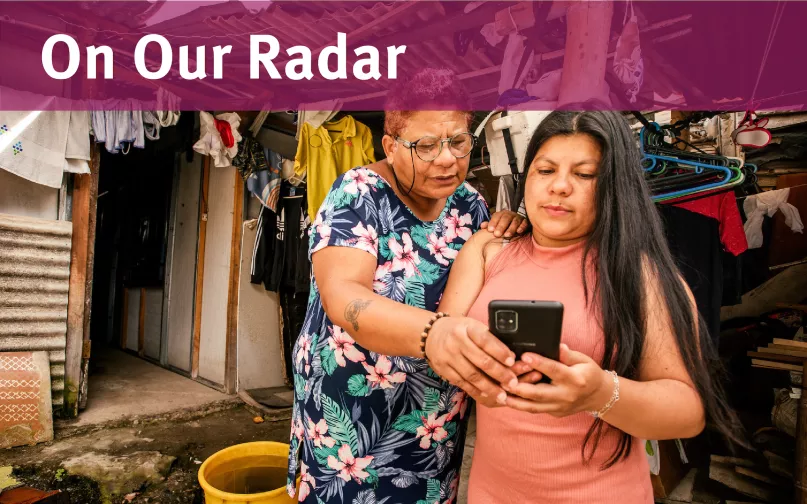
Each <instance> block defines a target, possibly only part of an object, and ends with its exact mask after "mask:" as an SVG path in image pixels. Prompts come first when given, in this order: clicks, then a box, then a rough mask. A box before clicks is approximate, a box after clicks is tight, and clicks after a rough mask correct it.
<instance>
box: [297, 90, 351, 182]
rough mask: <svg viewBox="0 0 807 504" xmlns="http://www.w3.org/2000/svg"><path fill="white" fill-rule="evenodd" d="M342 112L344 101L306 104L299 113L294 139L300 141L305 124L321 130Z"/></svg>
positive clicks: (301, 106)
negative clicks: (321, 127)
mask: <svg viewBox="0 0 807 504" xmlns="http://www.w3.org/2000/svg"><path fill="white" fill-rule="evenodd" d="M340 110H342V100H328V101H323V102H317V103H304V104H302V105H300V110H298V111H297V120H296V121H295V122H296V123H297V134H296V135H294V138H295V139H297V140H299V139H300V133H301V132H302V130H303V124H306V123H308V124H310V125H311V127H312V128H315V129H316V128H319V127H320V126H322V125H323V124H324V123H326V122H328V121H330V120H331V119H333V118H334V117H336V114H338V113H339V111H340ZM351 168H352V167H351Z"/></svg>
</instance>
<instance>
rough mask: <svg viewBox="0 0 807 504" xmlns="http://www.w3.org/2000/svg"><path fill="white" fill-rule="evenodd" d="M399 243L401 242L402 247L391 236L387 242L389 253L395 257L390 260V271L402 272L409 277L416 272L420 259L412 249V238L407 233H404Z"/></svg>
mask: <svg viewBox="0 0 807 504" xmlns="http://www.w3.org/2000/svg"><path fill="white" fill-rule="evenodd" d="M401 241H403V245H401V244H400V243H398V240H396V239H395V237H394V236H391V237H390V239H389V242H388V245H389V249H390V252H392V253H393V254H394V255H395V257H394V258H393V259H392V271H401V270H403V271H404V272H405V275H406V276H407V277H411V276H413V275H415V274H416V273H417V272H418V267H417V265H418V264H419V263H420V258H419V257H418V253H417V251H416V250H414V249H413V247H412V237H411V236H409V233H404V234H403V236H401Z"/></svg>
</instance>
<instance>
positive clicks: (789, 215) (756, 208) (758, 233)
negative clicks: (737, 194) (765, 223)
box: [743, 188, 804, 249]
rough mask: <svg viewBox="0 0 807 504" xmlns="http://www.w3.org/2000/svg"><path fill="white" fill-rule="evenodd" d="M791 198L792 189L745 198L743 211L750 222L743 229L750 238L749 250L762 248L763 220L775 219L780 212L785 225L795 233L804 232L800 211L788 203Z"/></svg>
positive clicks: (747, 221)
mask: <svg viewBox="0 0 807 504" xmlns="http://www.w3.org/2000/svg"><path fill="white" fill-rule="evenodd" d="M789 196H790V188H787V189H779V190H778V191H768V192H764V193H759V194H755V195H753V196H748V197H747V198H745V203H743V211H744V212H745V216H746V218H747V219H748V220H746V222H745V226H743V227H744V229H745V235H746V237H747V238H748V248H751V249H753V248H759V247H761V246H762V220H763V219H764V218H765V216H766V215H767V216H768V217H773V216H774V214H776V212H777V211H779V210H781V211H782V214H783V215H784V216H785V224H786V225H787V226H788V227H789V228H790V229H791V230H792V231H793V232H794V233H803V232H804V224H803V223H802V221H801V216H799V211H798V209H797V208H796V207H794V206H793V205H791V204H790V203H788V202H787V199H788V197H789Z"/></svg>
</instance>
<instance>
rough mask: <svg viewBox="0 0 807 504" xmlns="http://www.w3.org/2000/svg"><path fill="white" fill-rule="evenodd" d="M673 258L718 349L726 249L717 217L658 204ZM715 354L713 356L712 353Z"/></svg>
mask: <svg viewBox="0 0 807 504" xmlns="http://www.w3.org/2000/svg"><path fill="white" fill-rule="evenodd" d="M656 208H657V209H658V211H659V214H660V215H661V218H662V222H663V223H664V234H665V235H666V236H667V243H669V246H670V252H672V255H673V258H674V259H675V262H676V264H677V265H678V268H679V270H680V271H681V275H682V276H683V277H684V280H685V281H686V283H687V285H689V289H690V290H691V291H692V295H693V296H694V297H695V304H696V305H697V307H698V311H699V312H700V314H701V316H702V317H703V319H704V321H705V322H706V326H707V328H708V329H709V336H711V338H712V341H714V342H715V345H714V347H713V348H717V343H718V340H719V338H720V307H721V305H722V304H723V251H722V248H723V247H722V245H721V243H720V223H719V222H718V220H717V219H713V218H711V217H707V216H706V215H701V214H699V213H696V212H692V211H689V210H686V209H684V208H678V207H677V206H675V205H656ZM710 357H713V355H710Z"/></svg>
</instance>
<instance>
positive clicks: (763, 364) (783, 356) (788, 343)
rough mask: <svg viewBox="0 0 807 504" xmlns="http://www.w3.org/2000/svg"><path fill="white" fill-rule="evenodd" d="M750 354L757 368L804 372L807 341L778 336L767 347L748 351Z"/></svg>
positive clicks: (806, 359)
mask: <svg viewBox="0 0 807 504" xmlns="http://www.w3.org/2000/svg"><path fill="white" fill-rule="evenodd" d="M748 356H749V357H751V365H752V366H753V367H755V368H762V369H779V370H782V371H794V372H796V373H802V372H803V370H804V363H805V361H807V342H804V341H794V340H788V339H780V338H776V339H774V340H773V343H771V344H769V345H768V346H767V347H759V348H757V351H756V352H748Z"/></svg>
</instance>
